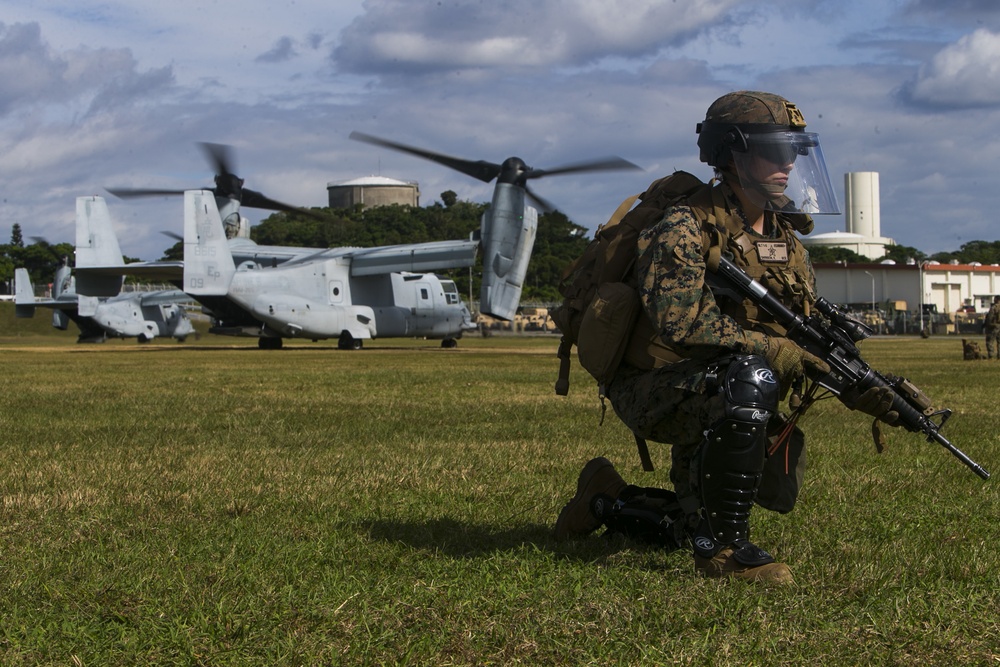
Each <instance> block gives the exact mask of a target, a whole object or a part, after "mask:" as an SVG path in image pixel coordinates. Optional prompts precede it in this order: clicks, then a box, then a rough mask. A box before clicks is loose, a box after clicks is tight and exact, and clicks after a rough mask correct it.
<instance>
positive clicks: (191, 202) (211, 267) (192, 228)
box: [184, 190, 236, 296]
mask: <svg viewBox="0 0 1000 667" xmlns="http://www.w3.org/2000/svg"><path fill="white" fill-rule="evenodd" d="M235 273H236V264H235V263H234V262H233V255H232V252H231V251H230V250H229V242H228V240H227V239H226V231H225V229H224V228H223V226H222V217H221V216H220V215H219V208H218V206H217V205H216V203H215V195H214V194H212V193H211V192H209V191H207V190H188V191H187V192H185V193H184V291H185V292H187V293H188V294H190V295H192V296H213V295H218V296H222V295H225V294H227V293H228V292H229V284H230V282H231V281H232V279H233V275H234V274H235Z"/></svg>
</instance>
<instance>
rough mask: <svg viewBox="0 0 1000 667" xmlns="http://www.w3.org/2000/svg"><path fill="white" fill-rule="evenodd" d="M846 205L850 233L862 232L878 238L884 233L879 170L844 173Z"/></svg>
mask: <svg viewBox="0 0 1000 667" xmlns="http://www.w3.org/2000/svg"><path fill="white" fill-rule="evenodd" d="M844 205H845V208H846V212H847V231H848V232H849V233H851V234H860V235H861V236H863V237H865V238H878V237H879V236H881V235H882V233H881V229H880V227H881V224H880V222H879V199H878V172H877V171H853V172H849V173H847V174H844Z"/></svg>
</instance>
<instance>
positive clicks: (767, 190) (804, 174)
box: [731, 132, 840, 215]
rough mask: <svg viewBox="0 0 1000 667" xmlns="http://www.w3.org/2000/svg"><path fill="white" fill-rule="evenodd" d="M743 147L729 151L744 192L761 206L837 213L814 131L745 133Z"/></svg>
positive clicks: (830, 184) (789, 211) (835, 199)
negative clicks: (744, 148) (744, 144)
mask: <svg viewBox="0 0 1000 667" xmlns="http://www.w3.org/2000/svg"><path fill="white" fill-rule="evenodd" d="M744 138H745V141H746V150H745V151H741V150H739V149H737V148H736V147H733V148H732V150H731V153H732V156H733V161H734V162H735V163H736V173H737V175H738V176H739V178H740V185H741V186H742V187H743V191H744V192H745V193H746V194H747V196H748V197H749V198H750V199H751V201H753V202H754V203H755V204H757V205H758V206H760V207H761V208H762V209H765V210H770V211H782V212H785V213H807V214H809V215H823V214H837V213H840V206H839V205H838V204H837V197H836V195H834V192H833V184H832V183H831V182H830V175H829V174H828V173H827V171H826V161H825V160H824V159H823V149H822V148H821V147H820V145H819V135H817V134H816V133H815V132H765V133H760V134H751V135H744Z"/></svg>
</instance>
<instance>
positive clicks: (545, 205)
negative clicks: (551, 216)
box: [524, 185, 556, 213]
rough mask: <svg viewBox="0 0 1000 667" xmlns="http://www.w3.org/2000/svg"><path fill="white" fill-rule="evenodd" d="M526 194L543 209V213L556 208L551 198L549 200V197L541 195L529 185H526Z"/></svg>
mask: <svg viewBox="0 0 1000 667" xmlns="http://www.w3.org/2000/svg"><path fill="white" fill-rule="evenodd" d="M524 194H526V195H528V197H529V198H530V199H531V200H532V201H533V202H535V204H536V205H537V208H538V210H540V211H542V212H543V213H550V212H552V211H554V210H556V207H555V204H553V203H552V202H550V201H549V200H547V199H545V198H543V197H541V196H539V195H538V193H536V192H534V191H533V190H532V189H531V188H529V187H528V186H527V185H525V186H524Z"/></svg>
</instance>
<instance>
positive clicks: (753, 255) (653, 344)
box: [623, 185, 816, 370]
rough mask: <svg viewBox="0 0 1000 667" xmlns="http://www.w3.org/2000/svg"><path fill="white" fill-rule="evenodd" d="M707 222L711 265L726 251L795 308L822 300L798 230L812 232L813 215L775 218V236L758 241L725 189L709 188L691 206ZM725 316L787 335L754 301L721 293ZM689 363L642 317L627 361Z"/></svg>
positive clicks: (647, 366) (635, 363)
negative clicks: (717, 256)
mask: <svg viewBox="0 0 1000 667" xmlns="http://www.w3.org/2000/svg"><path fill="white" fill-rule="evenodd" d="M685 204H686V205H687V206H688V207H690V209H691V211H692V212H693V213H694V215H695V217H696V218H697V219H698V220H699V221H700V222H701V227H702V248H703V249H704V252H705V260H706V262H709V261H710V257H711V255H712V254H713V253H718V252H725V253H726V254H727V256H729V257H730V259H731V261H732V262H733V263H734V264H736V265H737V266H739V267H740V268H742V269H743V270H744V271H746V272H747V273H748V274H749V275H750V276H751V277H753V278H754V279H755V280H757V281H758V282H760V283H761V284H762V285H764V287H766V288H767V289H768V290H769V291H770V292H771V293H772V294H774V295H775V296H777V297H778V299H780V300H781V302H782V303H783V304H784V305H786V306H787V307H789V308H791V309H792V310H794V311H796V312H799V313H802V314H804V315H808V314H809V310H810V308H811V307H812V304H813V303H814V302H815V300H816V294H815V290H814V287H813V273H812V268H811V266H810V264H809V255H808V252H807V251H806V249H805V247H804V246H803V245H802V242H801V241H800V240H799V239H798V238H797V236H796V234H795V232H796V231H799V232H803V233H808V232H809V231H811V230H812V226H813V223H812V219H811V218H810V217H809V216H807V215H788V214H783V213H778V214H770V213H769V214H767V215H770V216H772V218H771V219H772V224H773V226H774V228H775V230H776V231H775V233H774V234H773V235H772V238H763V237H758V236H756V235H754V234H751V233H748V232H747V231H745V230H744V229H743V223H742V220H741V219H740V218H739V216H738V215H737V214H736V213H735V211H733V210H732V207H731V206H730V205H729V204H728V203H727V202H726V198H725V195H724V193H723V191H722V189H721V188H719V187H711V186H708V185H706V186H705V187H704V188H702V189H700V190H698V191H697V192H695V193H694V194H692V195H691V196H690V197H689V198H688V199H687V200H686V201H685V202H681V203H680V204H679V205H685ZM716 303H717V304H718V306H719V308H720V309H721V310H722V312H723V313H724V314H726V315H729V316H731V317H733V318H734V319H736V320H737V321H738V322H740V323H742V325H743V327H744V328H747V329H751V330H754V331H759V332H762V333H766V334H767V335H769V336H784V335H785V334H786V331H785V329H784V328H783V327H782V326H781V325H779V324H778V323H776V322H775V321H774V320H773V318H771V317H770V315H768V314H767V313H766V312H764V311H762V310H761V309H760V308H758V307H757V306H756V304H754V303H753V302H752V301H750V300H749V299H742V300H739V301H736V300H732V299H729V298H725V297H723V296H722V295H716ZM682 359H684V356H683V354H681V353H680V352H678V351H677V350H675V349H673V348H671V347H670V346H668V345H667V344H665V343H664V342H663V341H662V340H661V339H660V337H659V335H658V333H657V332H655V331H654V329H653V323H652V322H651V321H650V319H649V318H648V317H644V316H642V317H639V318H638V322H637V324H636V327H635V329H634V330H633V332H632V336H631V339H630V340H629V344H628V347H627V348H626V351H625V355H624V357H623V361H624V362H625V363H627V364H629V365H631V366H634V367H636V368H640V369H647V370H648V369H650V368H656V367H659V366H663V365H665V364H669V363H674V362H677V361H680V360H682Z"/></svg>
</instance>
